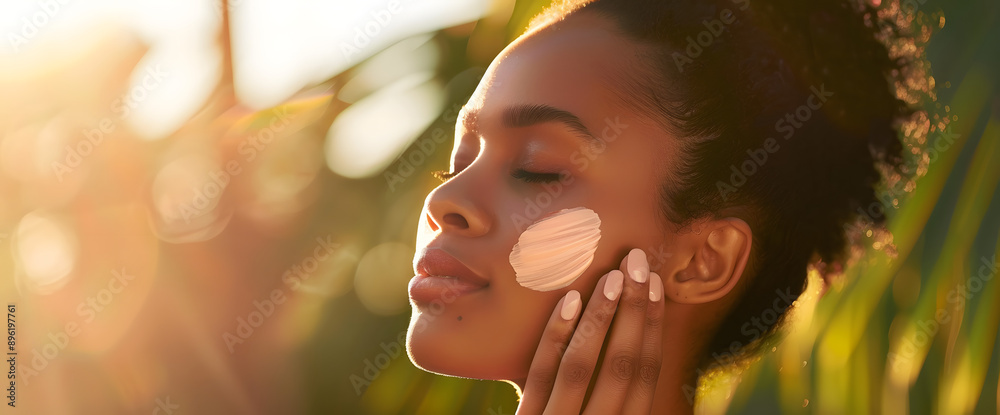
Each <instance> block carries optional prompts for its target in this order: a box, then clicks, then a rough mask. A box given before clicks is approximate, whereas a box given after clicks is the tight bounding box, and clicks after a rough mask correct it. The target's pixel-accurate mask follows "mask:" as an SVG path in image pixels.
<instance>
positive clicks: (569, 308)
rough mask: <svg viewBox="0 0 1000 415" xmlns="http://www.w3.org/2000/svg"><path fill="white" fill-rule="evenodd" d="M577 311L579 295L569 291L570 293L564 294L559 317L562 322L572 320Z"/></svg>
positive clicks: (574, 291)
mask: <svg viewBox="0 0 1000 415" xmlns="http://www.w3.org/2000/svg"><path fill="white" fill-rule="evenodd" d="M579 311H580V293H579V292H578V291H577V290H570V292H568V293H566V297H565V298H563V305H562V310H560V311H559V315H560V316H561V317H562V318H563V320H572V319H573V318H574V317H576V313H578V312H579Z"/></svg>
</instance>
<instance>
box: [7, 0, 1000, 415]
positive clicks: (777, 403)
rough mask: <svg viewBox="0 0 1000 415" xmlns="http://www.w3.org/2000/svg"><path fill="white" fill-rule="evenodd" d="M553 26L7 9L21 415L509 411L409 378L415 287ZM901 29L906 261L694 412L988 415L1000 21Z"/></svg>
mask: <svg viewBox="0 0 1000 415" xmlns="http://www.w3.org/2000/svg"><path fill="white" fill-rule="evenodd" d="M547 3H548V2H547V1H534V0H526V1H509V0H475V1H471V0H470V1H454V0H452V1H446V0H391V1H384V0H372V1H368V2H347V1H335V2H318V1H285V2H279V1H266V0H230V1H225V0H223V1H220V2H213V1H210V0H177V1H172V2H166V1H159V2H156V1H129V2H126V1H112V0H88V1H72V0H36V1H23V0H12V1H4V2H2V4H0V34H2V35H3V39H2V40H3V41H2V42H0V301H2V302H3V304H4V305H6V306H8V308H9V307H10V305H13V307H14V308H13V309H10V308H9V309H8V313H12V314H15V315H16V317H15V319H16V320H17V322H16V330H17V331H16V336H17V337H16V349H17V352H18V378H17V379H18V386H17V408H16V409H14V408H11V407H9V406H7V405H6V403H7V402H8V401H7V400H6V399H5V400H4V404H5V405H4V406H3V413H25V414H83V413H86V414H97V413H100V414H119V413H123V414H125V413H127V414H132V413H136V414H138V413H161V414H168V413H205V414H222V413H240V414H273V413H289V414H292V413H332V414H397V413H405V414H412V413H416V414H459V413H461V414H489V415H500V414H513V413H514V411H515V410H516V405H517V404H516V400H515V396H514V393H513V391H512V389H511V387H510V386H508V385H506V384H503V383H498V382H485V381H475V380H467V379H456V378H448V377H443V376H437V375H430V374H427V373H424V372H422V371H420V370H418V369H416V368H415V367H414V366H413V365H412V364H411V363H410V362H409V360H408V359H407V358H406V355H405V351H404V350H403V347H404V346H403V345H404V342H405V332H406V327H407V323H408V319H409V307H408V304H407V294H406V283H407V281H408V280H409V278H410V277H411V276H412V270H411V265H410V261H411V259H412V256H413V251H414V246H413V244H414V238H415V229H416V219H417V215H418V213H419V210H420V206H421V203H422V201H423V198H424V196H425V195H426V194H427V192H428V191H429V190H431V189H432V188H433V187H434V186H435V185H436V183H437V182H436V179H434V178H432V177H431V175H430V174H429V172H430V171H432V170H441V169H446V168H447V165H448V161H447V160H448V157H449V152H450V150H451V138H452V135H453V133H454V117H455V113H456V112H457V110H458V108H459V107H460V106H461V105H462V104H463V103H464V102H465V100H466V99H467V98H468V96H469V94H471V92H472V90H473V89H474V87H475V85H476V84H477V82H478V81H479V78H480V76H481V75H482V72H483V70H484V68H485V67H486V66H487V65H489V63H490V61H491V60H492V58H493V57H494V56H495V55H496V54H497V53H498V52H499V51H500V50H501V49H502V48H503V47H504V46H505V45H506V43H507V42H509V41H510V40H512V39H513V38H514V37H516V36H517V35H518V34H520V32H521V30H523V28H524V27H525V26H526V24H527V22H528V20H529V19H530V18H531V17H532V16H533V15H534V14H535V13H537V12H538V11H540V10H541V9H542V8H544V7H545V6H546V5H547ZM882 7H885V8H889V7H900V4H899V2H892V3H891V4H890V3H889V2H887V3H886V4H883V5H882ZM902 7H903V8H904V9H905V10H906V12H907V13H909V14H910V15H912V18H913V20H912V24H913V27H914V30H915V33H922V34H923V35H922V36H921V38H920V39H921V40H920V41H919V42H917V43H916V44H913V45H909V46H907V47H915V48H919V49H920V50H925V51H926V59H927V61H928V62H929V63H930V73H931V74H932V75H933V79H931V80H930V84H931V85H933V86H935V87H936V93H931V94H927V96H926V97H924V98H921V99H917V100H915V102H916V104H917V105H920V106H922V107H923V108H925V109H927V111H928V114H931V115H929V116H928V117H929V119H928V120H927V122H928V123H929V124H930V125H931V131H930V132H929V133H928V134H927V136H926V137H925V140H922V141H921V143H923V145H924V146H925V147H926V151H925V152H923V153H921V154H923V156H924V159H923V162H922V163H921V166H922V170H923V171H922V172H921V173H923V175H922V177H921V178H920V179H919V180H918V181H917V183H916V186H915V187H914V188H907V189H905V191H904V192H903V193H899V194H894V193H892V192H888V193H884V194H885V195H886V196H887V197H885V198H884V200H885V201H886V203H885V204H884V205H883V206H877V207H873V208H874V210H873V211H872V213H871V215H882V214H885V215H887V216H888V217H889V223H890V226H889V228H890V230H891V231H892V233H893V239H892V242H893V243H894V245H895V247H894V251H895V252H894V255H883V254H882V253H881V252H884V251H886V249H885V247H884V246H880V244H881V242H875V243H874V244H870V245H869V246H870V248H868V249H869V250H871V251H872V252H873V253H874V252H875V251H880V252H877V253H875V254H872V255H866V256H864V257H863V259H862V260H861V261H859V262H858V263H856V264H854V266H852V267H850V268H848V269H847V270H846V271H845V272H844V273H843V276H842V278H838V279H836V280H835V281H836V282H835V283H834V284H833V285H832V286H831V287H830V288H829V289H828V290H827V291H826V293H825V295H823V296H822V297H821V296H820V295H819V292H820V289H819V287H818V286H817V284H813V285H811V286H810V289H809V291H808V292H807V293H806V295H804V297H803V298H802V299H801V300H800V301H799V302H798V305H797V307H796V311H795V319H794V321H793V322H792V323H791V326H792V327H791V331H790V334H789V335H788V336H787V337H786V338H785V340H784V342H782V343H780V344H778V345H776V346H775V347H773V348H771V351H770V352H769V353H765V355H764V356H762V358H761V359H760V361H758V362H757V363H755V364H753V365H751V366H750V367H748V368H745V370H732V371H728V372H722V373H715V374H713V375H712V376H710V377H709V378H707V379H706V382H705V385H704V387H703V388H701V390H699V396H700V399H699V406H698V408H697V410H698V412H700V413H747V414H756V413H830V414H840V413H893V414H895V413H913V414H965V413H977V414H986V413H997V411H998V395H1000V387H998V376H1000V375H998V374H1000V342H997V334H998V333H997V331H998V330H997V328H998V326H1000V278H994V277H995V275H996V273H997V262H996V255H997V253H998V248H1000V246H998V235H1000V198H998V197H996V195H997V193H998V192H997V186H998V183H1000V167H998V166H1000V93H998V85H997V83H998V77H997V74H998V73H1000V47H998V46H997V45H998V43H997V41H998V39H1000V3H998V2H996V1H991V0H964V1H948V2H946V1H943V0H919V1H918V0H907V1H904V2H902ZM930 32H933V36H931V37H930V38H929V41H928V40H927V35H928V34H929V33H930ZM879 212H881V213H879ZM869 236H870V235H869ZM871 245H874V246H871ZM893 256H894V258H892V257H893ZM812 281H813V282H814V283H815V282H817V281H819V279H818V277H817V276H816V275H813V276H812ZM12 311H13V312H12ZM6 368H7V366H4V369H5V371H6ZM5 396H6V394H5Z"/></svg>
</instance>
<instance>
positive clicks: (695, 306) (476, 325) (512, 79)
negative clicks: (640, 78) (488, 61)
mask: <svg viewBox="0 0 1000 415" xmlns="http://www.w3.org/2000/svg"><path fill="white" fill-rule="evenodd" d="M641 47H642V46H640V45H637V44H635V43H634V42H633V41H631V40H629V39H627V38H624V37H622V36H621V35H619V34H617V33H615V31H614V28H613V25H612V23H611V22H609V21H607V20H605V19H604V18H601V17H598V16H595V15H590V14H578V15H574V16H572V17H570V18H568V19H566V20H564V21H562V22H558V23H555V24H554V25H552V26H547V27H543V28H542V29H540V30H537V31H534V32H531V33H527V34H525V35H523V36H522V37H520V38H518V39H517V40H516V41H514V42H513V43H512V44H511V45H509V46H508V47H507V48H506V49H505V50H504V51H503V52H502V53H501V54H500V55H499V56H498V57H497V58H496V59H495V60H494V62H493V64H492V65H491V66H490V68H489V69H488V71H487V73H486V74H485V76H484V78H483V80H482V82H481V83H480V85H479V88H478V89H477V90H476V92H475V93H474V94H473V96H472V97H471V98H470V100H469V102H468V103H467V104H466V106H465V107H464V109H463V110H462V113H461V115H460V117H459V120H458V122H457V124H458V125H457V129H456V138H455V147H454V150H453V153H452V169H451V172H452V173H453V174H452V176H453V177H451V178H450V179H448V181H447V182H445V183H443V184H442V185H440V186H439V187H437V188H436V189H434V190H433V191H432V192H431V193H430V194H428V196H427V199H426V201H425V204H424V208H423V211H422V212H421V217H420V225H419V227H420V228H419V232H418V238H417V255H418V257H419V255H420V254H421V252H422V250H423V249H424V248H426V247H428V246H432V247H435V248H439V249H442V250H444V251H446V252H448V253H449V254H450V255H452V256H454V257H455V258H456V259H458V260H459V261H461V262H462V263H463V264H465V265H466V266H467V267H468V268H469V269H471V270H472V271H473V272H475V273H476V274H478V275H479V276H481V277H482V278H484V279H486V280H488V282H489V285H488V286H486V287H485V288H484V289H482V290H478V291H476V292H472V293H469V294H466V295H462V296H458V297H456V298H450V301H447V302H446V304H444V306H443V307H439V308H435V309H431V307H430V306H428V305H426V304H417V303H414V307H413V316H412V319H411V326H410V328H411V330H410V333H409V337H408V340H407V343H408V345H407V346H408V350H409V353H410V357H411V359H412V360H413V361H414V363H415V364H417V365H418V366H420V367H421V368H423V369H425V370H428V371H432V372H436V373H441V374H446V375H453V376H463V377H471V378H478V379H494V380H504V381H508V382H510V383H512V384H513V385H515V386H516V387H517V389H518V392H519V393H520V394H522V400H521V402H520V406H519V407H518V413H519V414H538V413H559V414H562V413H578V412H582V413H595V414H613V413H628V414H651V413H652V414H661V413H662V414H667V413H670V414H683V413H691V412H692V403H691V402H690V401H689V400H688V399H687V397H686V396H685V394H684V393H683V387H684V386H685V385H689V386H693V382H694V381H695V377H694V374H695V366H694V364H693V363H694V362H695V361H697V359H698V358H699V357H700V356H701V350H702V349H703V348H704V343H705V341H707V336H708V334H710V333H708V331H707V330H705V328H706V327H715V326H716V325H717V324H718V323H719V320H720V319H721V317H722V316H723V315H724V314H725V311H726V310H728V309H729V307H731V306H732V303H733V302H734V300H735V299H736V296H737V295H738V291H739V290H734V287H736V286H737V284H738V283H739V281H740V278H741V276H742V274H743V271H744V269H745V268H746V265H747V260H748V258H749V255H750V245H751V241H752V232H751V230H750V227H749V226H748V225H747V224H746V223H745V222H744V221H742V220H740V219H737V218H734V217H719V218H705V219H701V220H698V221H696V222H695V223H694V224H692V225H691V226H689V227H685V228H683V229H679V227H677V226H674V225H672V224H670V223H668V222H667V221H666V220H665V219H664V217H663V212H662V209H661V207H660V203H661V202H660V199H659V188H660V186H661V185H662V184H663V183H664V182H665V181H669V180H671V177H673V174H674V173H675V172H674V166H676V165H677V164H678V163H679V162H680V161H682V160H680V157H682V156H681V154H680V152H679V151H678V145H677V138H675V137H673V136H671V135H670V134H668V133H667V132H665V131H663V129H662V128H660V127H658V126H657V125H658V124H657V122H656V121H655V120H652V119H650V118H648V117H647V116H645V115H643V113H642V112H640V111H636V110H634V109H630V108H628V106H627V105H625V104H624V103H622V102H620V100H619V99H618V98H617V95H616V93H615V92H616V88H620V86H619V85H616V84H615V83H614V82H613V81H612V79H614V77H613V76H612V75H613V74H615V73H620V72H621V71H629V70H632V69H634V65H639V64H640V63H639V62H638V61H636V59H637V58H636V56H637V52H640V48H641ZM531 106H534V107H535V109H536V110H535V111H534V112H531V111H525V110H524V109H525V108H526V107H531ZM539 108H541V109H542V110H538V109H539ZM518 109H521V110H520V111H518ZM567 114H569V116H567ZM529 115H530V116H529ZM556 190H558V191H556ZM542 194H547V195H548V197H547V198H546V197H545V196H540V195H542ZM526 198H527V199H528V201H530V202H532V203H533V204H534V205H535V206H537V207H538V208H539V209H538V211H539V212H540V214H541V215H544V214H546V213H549V212H554V211H558V210H560V209H566V208H573V207H579V206H583V207H587V208H589V209H591V210H593V211H595V212H596V213H597V214H598V215H600V218H601V221H602V223H601V232H602V235H601V240H600V243H599V245H598V249H597V252H596V254H595V258H594V261H593V263H592V264H591V265H590V267H589V268H588V269H587V271H586V272H585V273H584V274H583V275H582V276H581V277H580V278H578V279H577V280H576V281H574V282H573V283H572V284H571V285H570V286H568V287H565V288H562V289H558V290H554V291H547V292H539V291H534V290H531V289H527V288H524V287H522V286H520V285H519V284H518V283H517V282H516V280H515V278H514V270H513V269H512V267H511V265H510V263H509V262H508V255H509V254H510V251H511V248H512V246H513V245H514V243H516V242H517V239H518V236H519V235H520V229H523V226H521V227H520V228H519V224H521V218H525V219H527V218H531V217H532V216H533V215H532V213H535V212H534V211H533V210H531V208H530V204H529V203H528V202H526V200H525V199H526ZM542 202H547V203H542ZM535 218H537V215H535ZM532 221H533V220H532ZM637 248H638V249H637ZM616 273H617V274H616ZM633 276H635V277H634V278H633ZM619 278H620V280H621V281H622V289H621V292H620V294H615V293H612V294H613V295H605V291H606V289H607V290H608V291H615V290H613V289H610V288H609V287H608V286H609V280H612V281H617V280H618V279H619ZM610 285H612V287H611V288H613V286H614V285H615V284H610ZM571 291H572V292H575V293H577V294H573V293H571ZM568 293H569V294H568ZM567 295H568V296H569V297H568V298H569V299H567ZM576 295H579V299H580V301H579V308H576V307H567V312H572V313H571V314H572V316H571V318H569V319H565V318H563V306H564V305H566V303H572V302H573V301H572V300H573V299H574V298H577V297H575V296H576ZM609 297H613V298H610V299H609ZM459 317H461V318H459ZM416 327H420V329H419V330H415V328H416ZM605 342H606V347H604V348H602V346H604V345H605ZM602 357H603V358H602ZM599 358H602V359H601V364H600V366H598V365H597V364H598V360H599ZM591 384H592V386H593V391H592V394H591V395H590V399H587V396H588V385H591Z"/></svg>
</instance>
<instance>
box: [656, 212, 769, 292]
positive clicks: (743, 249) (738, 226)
mask: <svg viewBox="0 0 1000 415" xmlns="http://www.w3.org/2000/svg"><path fill="white" fill-rule="evenodd" d="M686 238H688V239H689V241H688V243H686V244H685V245H687V246H688V247H690V250H689V251H688V252H686V256H687V257H688V262H687V264H685V265H682V266H681V267H680V269H678V270H677V271H676V272H674V273H669V274H668V276H667V277H665V278H664V279H663V285H664V294H665V295H666V296H667V297H668V298H670V299H671V300H672V301H674V302H677V303H682V304H700V303H707V302H710V301H715V300H717V299H719V298H722V297H724V296H725V295H726V294H728V293H729V292H731V291H732V289H733V288H734V287H735V286H736V283H737V282H739V280H740V277H742V275H743V271H744V269H745V268H746V264H747V261H748V260H749V258H750V246H751V244H752V242H753V233H752V232H751V230H750V226H749V225H747V223H746V222H744V221H743V220H741V219H737V218H725V219H718V220H712V221H709V222H708V223H706V224H705V229H704V231H703V232H701V233H698V234H689V235H687V236H686Z"/></svg>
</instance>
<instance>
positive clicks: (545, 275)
mask: <svg viewBox="0 0 1000 415" xmlns="http://www.w3.org/2000/svg"><path fill="white" fill-rule="evenodd" d="M600 239H601V218H600V217H599V216H597V213H595V212H594V211H593V210H590V209H587V208H584V207H578V208H572V209H563V210H560V211H559V212H556V213H554V214H552V215H549V216H546V217H543V218H542V219H539V220H538V221H537V222H535V223H533V224H531V226H529V227H528V229H525V230H524V232H522V233H521V236H520V237H519V238H518V240H517V243H516V244H514V249H513V250H512V251H511V252H510V265H511V266H513V267H514V274H515V275H516V277H517V282H518V284H521V286H523V287H525V288H530V289H532V290H536V291H552V290H558V289H560V288H563V287H566V286H568V285H570V284H572V283H573V281H576V279H577V278H579V277H580V276H581V275H583V272H584V271H586V270H587V267H589V266H590V263H591V262H593V261H594V253H595V252H596V251H597V242H598V241H599V240H600Z"/></svg>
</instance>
